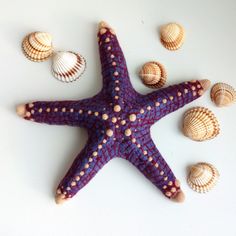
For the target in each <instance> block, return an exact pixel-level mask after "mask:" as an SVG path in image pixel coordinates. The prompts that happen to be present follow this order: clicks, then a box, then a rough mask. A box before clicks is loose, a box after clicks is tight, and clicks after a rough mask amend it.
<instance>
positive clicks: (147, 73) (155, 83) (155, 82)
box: [139, 61, 167, 88]
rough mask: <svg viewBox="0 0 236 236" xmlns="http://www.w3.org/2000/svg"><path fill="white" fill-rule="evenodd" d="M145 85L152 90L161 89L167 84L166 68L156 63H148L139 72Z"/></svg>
mask: <svg viewBox="0 0 236 236" xmlns="http://www.w3.org/2000/svg"><path fill="white" fill-rule="evenodd" d="M139 75H140V77H141V79H142V81H143V83H144V84H145V85H146V86H147V87H150V88H161V87H163V86H164V84H165V83H166V79H167V74H166V70H165V68H164V66H163V65H162V64H161V63H159V62H155V61H151V62H147V63H145V64H144V65H143V67H142V69H141V70H140V72H139Z"/></svg>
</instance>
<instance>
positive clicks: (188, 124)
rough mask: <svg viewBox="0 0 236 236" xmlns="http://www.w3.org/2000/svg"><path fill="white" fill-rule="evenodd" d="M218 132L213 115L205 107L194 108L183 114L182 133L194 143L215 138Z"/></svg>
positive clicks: (217, 124) (217, 125) (216, 122)
mask: <svg viewBox="0 0 236 236" xmlns="http://www.w3.org/2000/svg"><path fill="white" fill-rule="evenodd" d="M219 132H220V128H219V123H218V121H217V119H216V117H215V115H214V114H213V113H212V112H211V111H210V110H209V109H207V108H205V107H195V108H192V109H190V110H188V111H187V112H185V114H184V119H183V133H184V135H185V136H187V137H189V138H191V139H192V140H195V141H204V140H208V139H212V138H214V137H216V136H217V135H218V134H219Z"/></svg>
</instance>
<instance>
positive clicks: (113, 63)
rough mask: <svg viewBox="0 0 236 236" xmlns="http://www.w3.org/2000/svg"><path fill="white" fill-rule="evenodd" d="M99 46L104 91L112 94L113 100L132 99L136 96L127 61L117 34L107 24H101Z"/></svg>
mask: <svg viewBox="0 0 236 236" xmlns="http://www.w3.org/2000/svg"><path fill="white" fill-rule="evenodd" d="M98 44H99V52H100V60H101V65H102V77H103V91H106V92H108V93H109V94H110V97H111V99H113V100H114V99H118V98H121V97H122V98H124V99H126V100H129V99H132V96H133V95H136V94H137V93H136V91H135V90H134V89H133V87H132V85H131V82H130V78H129V73H128V69H127V65H126V60H125V57H124V54H123V52H122V49H121V47H120V45H119V42H118V39H117V37H116V35H115V32H114V30H113V29H111V27H110V26H109V25H107V24H106V23H105V22H101V23H100V24H99V31H98Z"/></svg>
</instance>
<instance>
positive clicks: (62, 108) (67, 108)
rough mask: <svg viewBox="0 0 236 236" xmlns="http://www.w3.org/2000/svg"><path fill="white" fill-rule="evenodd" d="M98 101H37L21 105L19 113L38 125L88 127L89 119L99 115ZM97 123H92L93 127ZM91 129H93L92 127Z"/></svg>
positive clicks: (18, 108) (18, 109)
mask: <svg viewBox="0 0 236 236" xmlns="http://www.w3.org/2000/svg"><path fill="white" fill-rule="evenodd" d="M95 103H96V99H94V101H93V100H92V99H84V100H81V101H54V102H49V101H36V102H32V103H27V104H24V105H19V106H18V107H17V113H18V115H20V116H21V117H23V118H24V119H26V120H31V121H35V122H38V123H46V124H56V125H70V126H82V127H88V124H89V122H87V119H88V117H91V116H92V117H93V118H94V120H95V119H96V118H97V116H98V115H99V112H98V110H99V109H96V104H95ZM93 123H96V122H90V125H93ZM88 128H89V127H88ZM90 128H91V127H90Z"/></svg>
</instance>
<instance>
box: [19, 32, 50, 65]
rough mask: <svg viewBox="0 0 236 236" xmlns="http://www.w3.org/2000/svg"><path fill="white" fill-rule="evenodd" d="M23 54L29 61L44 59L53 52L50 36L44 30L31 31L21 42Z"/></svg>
mask: <svg viewBox="0 0 236 236" xmlns="http://www.w3.org/2000/svg"><path fill="white" fill-rule="evenodd" d="M22 49H23V52H24V54H25V56H26V57H27V58H28V59H30V60H31V61H36V62H40V61H45V60H47V59H48V58H49V57H50V56H51V55H52V53H53V47H52V36H51V35H50V34H49V33H45V32H33V33H30V34H29V35H27V36H26V37H25V38H24V40H23V42H22Z"/></svg>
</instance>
